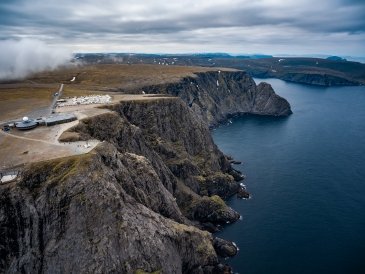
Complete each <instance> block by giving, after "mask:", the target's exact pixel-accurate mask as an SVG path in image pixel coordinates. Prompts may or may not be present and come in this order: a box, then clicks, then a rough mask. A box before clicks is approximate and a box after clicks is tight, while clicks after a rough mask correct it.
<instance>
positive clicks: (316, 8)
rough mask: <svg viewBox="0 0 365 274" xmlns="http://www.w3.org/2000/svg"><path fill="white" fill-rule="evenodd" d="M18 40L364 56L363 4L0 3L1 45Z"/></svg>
mask: <svg viewBox="0 0 365 274" xmlns="http://www.w3.org/2000/svg"><path fill="white" fill-rule="evenodd" d="M19 38H31V39H36V40H41V41H43V42H45V43H47V44H50V45H54V46H57V47H59V46H62V47H65V48H69V49H70V50H72V51H73V52H110V51H113V52H146V53H188V52H228V53H266V54H276V55H279V54H296V55H304V54H329V55H354V56H364V55H365V0H353V1H345V0H285V1H284V0H282V1H279V0H247V1H246V0H232V1H217V0H180V1H174V0H168V1H162V0H144V1H141V0H130V1H125V0H86V1H85V0H78V1H75V0H0V39H1V40H7V39H19ZM0 50H1V49H0Z"/></svg>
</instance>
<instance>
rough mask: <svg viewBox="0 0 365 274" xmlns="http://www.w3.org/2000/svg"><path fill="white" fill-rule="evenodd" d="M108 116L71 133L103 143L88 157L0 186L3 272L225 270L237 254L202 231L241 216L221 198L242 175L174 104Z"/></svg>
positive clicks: (161, 102)
mask: <svg viewBox="0 0 365 274" xmlns="http://www.w3.org/2000/svg"><path fill="white" fill-rule="evenodd" d="M112 108H113V110H114V112H112V113H106V114H103V115H99V116H96V117H93V118H90V119H86V120H83V121H81V123H80V124H79V125H78V126H77V127H76V128H74V129H73V131H74V132H75V133H77V135H78V136H79V137H78V138H79V139H83V140H86V139H89V138H97V139H99V140H102V141H104V142H103V143H101V144H100V145H99V146H98V147H97V148H96V149H95V150H93V151H92V152H91V153H89V154H86V155H82V156H74V157H69V158H62V159H58V160H52V161H47V162H41V163H36V164H32V165H29V166H27V167H26V168H25V170H24V172H23V175H22V178H21V181H19V182H17V183H13V184H7V185H0V197H1V199H0V203H1V208H0V219H1V220H2V222H1V224H0V233H1V235H2V237H1V239H0V254H1V255H2V256H1V259H0V272H9V273H17V272H22V271H23V272H28V273H29V272H43V273H65V272H67V273H69V272H70V273H90V272H93V273H105V272H116V273H139V272H138V271H146V272H148V273H150V272H153V271H159V272H157V273H223V272H224V271H226V270H227V268H226V267H224V266H223V265H221V264H220V263H219V257H218V255H217V254H220V255H221V256H223V255H224V256H233V255H234V254H235V252H236V249H235V247H234V246H233V245H232V244H231V243H229V242H227V241H224V240H217V239H213V236H212V235H211V234H210V233H209V232H206V231H202V230H200V229H199V228H209V229H213V230H214V227H215V226H216V225H218V224H223V223H226V222H234V221H235V220H237V219H238V218H239V215H238V214H237V213H236V212H235V211H233V210H232V209H231V208H229V207H227V206H226V205H225V203H224V201H223V200H222V199H221V197H227V196H230V195H232V194H234V193H236V192H237V190H238V188H239V185H238V183H237V182H236V181H235V180H234V177H233V175H231V174H234V175H235V176H239V174H238V173H237V172H235V171H234V170H233V169H232V168H231V167H230V164H229V161H228V160H227V159H226V157H225V156H224V155H223V154H222V153H221V152H220V151H219V150H218V149H217V147H216V146H215V144H214V143H213V141H212V138H211V136H210V134H209V130H208V129H207V127H206V125H205V124H204V123H203V122H202V121H200V120H199V119H196V117H195V115H194V113H193V112H192V111H191V110H190V109H189V108H188V107H187V106H186V104H185V103H183V102H182V101H181V100H180V99H179V98H168V99H156V100H152V101H146V102H144V101H136V102H124V103H120V104H118V105H115V106H113V107H112ZM172 113H173V115H171V114H172ZM217 182H219V186H217ZM218 195H220V196H221V197H220V196H218ZM222 241H223V244H222ZM143 273H144V272H143Z"/></svg>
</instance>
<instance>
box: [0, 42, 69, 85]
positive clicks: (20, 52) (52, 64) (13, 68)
mask: <svg viewBox="0 0 365 274" xmlns="http://www.w3.org/2000/svg"><path fill="white" fill-rule="evenodd" d="M71 58H72V54H71V52H69V51H68V50H65V49H60V48H54V47H51V46H49V45H47V44H46V43H44V42H41V41H38V40H29V39H22V40H4V41H0V60H1V61H0V80H13V79H21V78H25V77H27V76H28V75H29V74H31V73H35V72H40V71H44V70H53V69H55V68H57V67H59V66H60V65H63V64H66V63H68V62H69V61H70V59H71Z"/></svg>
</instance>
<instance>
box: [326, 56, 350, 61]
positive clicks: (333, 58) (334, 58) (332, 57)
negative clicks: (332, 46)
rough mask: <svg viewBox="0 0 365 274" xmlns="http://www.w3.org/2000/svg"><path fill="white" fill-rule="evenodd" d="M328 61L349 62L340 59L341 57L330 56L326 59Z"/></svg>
mask: <svg viewBox="0 0 365 274" xmlns="http://www.w3.org/2000/svg"><path fill="white" fill-rule="evenodd" d="M326 59H327V60H331V61H347V60H346V59H345V58H342V57H339V56H330V57H327V58H326Z"/></svg>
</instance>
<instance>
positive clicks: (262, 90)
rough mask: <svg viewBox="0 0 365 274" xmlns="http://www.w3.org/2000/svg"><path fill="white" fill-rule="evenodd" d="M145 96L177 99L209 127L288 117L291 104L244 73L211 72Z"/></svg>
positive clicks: (156, 88) (152, 88)
mask: <svg viewBox="0 0 365 274" xmlns="http://www.w3.org/2000/svg"><path fill="white" fill-rule="evenodd" d="M143 90H144V91H145V92H147V93H165V94H166V93H167V94H171V95H173V96H178V97H180V98H181V99H183V101H184V102H185V103H186V104H187V105H188V106H189V107H190V108H191V109H192V110H193V111H194V113H195V114H196V115H197V116H198V117H200V118H201V119H202V120H203V121H205V122H206V123H208V125H209V126H217V125H218V124H219V123H220V122H222V121H224V120H226V119H227V118H229V117H231V116H235V115H239V114H255V115H270V116H287V115H290V114H291V113H292V111H291V108H290V104H289V103H288V101H286V100H285V99H284V98H282V97H280V96H278V95H277V94H275V92H274V90H273V89H272V87H271V85H270V84H267V83H261V84H259V85H256V84H255V81H254V80H253V79H252V78H251V77H250V76H249V75H248V74H247V73H246V72H244V71H211V72H205V73H197V74H196V77H186V78H183V79H182V80H181V81H180V82H179V83H173V84H165V85H158V86H147V87H145V88H144V89H143Z"/></svg>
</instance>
